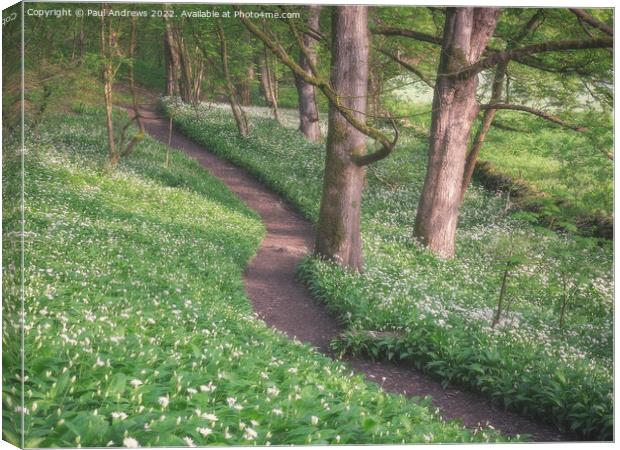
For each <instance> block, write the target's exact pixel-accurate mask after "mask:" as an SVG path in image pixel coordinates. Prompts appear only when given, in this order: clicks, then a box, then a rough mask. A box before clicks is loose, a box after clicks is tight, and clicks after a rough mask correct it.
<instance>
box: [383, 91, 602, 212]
mask: <svg viewBox="0 0 620 450" xmlns="http://www.w3.org/2000/svg"><path fill="white" fill-rule="evenodd" d="M390 108H391V109H393V110H395V111H397V114H398V115H411V117H410V118H409V119H407V120H406V121H405V122H406V124H408V125H410V126H412V127H414V128H415V129H417V130H428V129H429V126H430V109H431V107H430V105H422V104H417V105H416V104H410V105H409V106H406V103H403V102H393V104H392V105H391V106H390ZM569 120H570V121H571V122H574V123H579V124H586V125H587V126H588V132H586V133H577V132H574V131H571V130H568V129H566V128H561V127H558V126H555V125H553V124H549V122H546V121H544V120H542V119H539V118H537V117H533V116H530V115H528V114H525V113H520V112H514V111H500V112H499V113H498V115H497V118H496V122H497V123H498V124H503V125H505V126H508V127H512V128H514V129H515V130H519V131H510V130H506V129H501V128H498V127H492V128H491V130H490V131H489V134H488V135H487V139H486V141H485V144H484V146H483V148H482V151H481V154H480V160H484V161H489V162H491V163H493V164H494V165H495V166H496V167H497V168H498V170H500V171H501V172H502V173H505V174H506V175H509V176H510V177H512V178H514V179H516V180H519V181H521V182H525V183H527V184H529V185H530V186H531V187H532V189H533V190H534V191H541V192H544V193H547V194H549V195H551V197H553V198H555V199H558V200H559V201H560V202H562V203H563V207H562V209H561V210H554V211H552V212H551V211H550V212H549V214H550V215H554V216H556V217H558V219H559V220H561V221H564V222H567V223H571V222H573V223H574V222H579V221H580V218H582V217H583V216H587V215H590V216H602V217H610V216H611V215H612V214H613V201H612V199H613V162H612V161H610V160H609V159H608V158H607V157H606V156H605V155H604V152H605V151H606V150H607V149H610V148H612V147H613V134H612V129H613V126H612V124H611V118H610V117H608V116H606V115H605V114H600V115H595V114H594V113H593V114H591V115H590V116H586V115H584V114H583V113H575V116H574V117H571V118H570V119H569ZM531 201H532V202H535V201H536V199H531ZM526 202H527V199H526Z"/></svg>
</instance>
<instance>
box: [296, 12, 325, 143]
mask: <svg viewBox="0 0 620 450" xmlns="http://www.w3.org/2000/svg"><path fill="white" fill-rule="evenodd" d="M309 9H310V17H308V28H311V29H313V30H317V31H318V30H319V18H320V14H321V6H319V5H312V6H310V7H309ZM303 41H304V46H305V47H306V49H307V55H308V57H309V59H310V61H308V58H306V55H305V54H304V52H302V51H300V54H299V65H300V66H301V68H302V69H303V70H304V71H305V72H306V73H309V74H312V70H311V66H316V61H317V53H316V41H315V40H314V39H313V38H311V37H310V36H309V35H308V34H305V35H304V37H303ZM295 86H296V87H297V95H298V97H299V131H301V132H302V133H303V134H304V135H305V136H306V137H307V138H308V140H309V141H311V142H318V141H319V140H320V139H321V130H320V128H319V109H318V107H317V104H316V91H315V88H314V86H313V85H311V84H310V83H307V82H305V81H304V80H303V79H302V78H301V77H299V76H295Z"/></svg>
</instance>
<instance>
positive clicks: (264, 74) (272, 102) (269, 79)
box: [261, 47, 280, 122]
mask: <svg viewBox="0 0 620 450" xmlns="http://www.w3.org/2000/svg"><path fill="white" fill-rule="evenodd" d="M264 53H265V55H264V58H263V61H264V63H263V67H261V82H262V83H263V89H264V90H265V98H266V99H267V103H269V106H270V107H271V110H272V112H273V118H274V119H276V121H277V122H280V115H279V113H278V97H277V95H276V87H275V77H274V75H273V74H272V72H271V68H270V66H269V54H268V53H267V47H265V48H264Z"/></svg>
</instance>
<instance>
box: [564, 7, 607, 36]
mask: <svg viewBox="0 0 620 450" xmlns="http://www.w3.org/2000/svg"><path fill="white" fill-rule="evenodd" d="M569 9H570V11H571V12H572V13H573V14H575V15H576V16H577V17H578V18H580V19H581V20H583V21H584V22H586V23H587V24H589V25H592V26H593V27H594V28H597V29H599V30H601V31H602V32H603V33H605V34H606V35H608V36H611V37H613V36H614V30H613V28H611V27H610V26H609V25H607V24H605V23H603V22H601V21H600V20H598V19H596V18H595V17H594V16H592V15H590V14H588V13H587V12H585V11H584V10H583V9H579V8H569Z"/></svg>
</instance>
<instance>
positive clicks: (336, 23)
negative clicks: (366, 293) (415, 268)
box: [236, 6, 398, 271]
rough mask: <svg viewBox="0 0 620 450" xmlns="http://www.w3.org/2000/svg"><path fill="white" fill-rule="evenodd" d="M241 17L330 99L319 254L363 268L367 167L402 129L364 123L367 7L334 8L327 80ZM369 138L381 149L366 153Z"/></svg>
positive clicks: (391, 146)
mask: <svg viewBox="0 0 620 450" xmlns="http://www.w3.org/2000/svg"><path fill="white" fill-rule="evenodd" d="M236 8H237V9H239V7H236ZM241 20H242V22H243V23H244V25H245V26H246V27H247V28H248V30H250V31H251V32H252V33H253V34H254V35H256V36H257V37H258V38H259V39H260V40H262V41H263V43H264V44H265V45H266V46H267V47H268V48H269V50H271V51H272V52H273V53H274V54H275V55H276V56H277V57H278V59H280V61H282V62H283V63H284V64H285V65H286V66H287V67H289V68H290V69H291V70H292V71H293V72H294V73H295V75H296V76H299V77H301V78H303V79H304V80H305V81H306V82H308V83H311V84H312V85H314V86H315V87H318V88H319V89H320V90H321V92H322V93H323V94H324V95H325V96H326V97H327V99H328V101H329V121H328V122H329V123H328V132H327V145H326V156H325V174H324V178H323V193H322V197H321V206H320V211H319V219H318V223H317V236H316V243H315V253H317V254H318V255H320V256H322V257H325V258H327V259H330V260H332V261H335V262H337V263H338V264H340V265H341V266H343V267H346V268H348V269H351V270H355V271H361V270H362V268H363V258H362V240H361V235H360V211H361V197H362V190H363V187H364V180H365V170H364V166H366V165H368V164H371V163H373V162H375V161H379V160H381V159H383V158H385V157H387V156H388V155H389V154H390V153H391V152H392V150H393V149H394V146H395V145H396V142H397V140H398V132H396V133H395V137H394V139H393V140H390V139H389V138H388V137H387V136H386V135H385V134H384V133H383V132H381V131H380V130H378V129H376V128H373V127H372V126H370V125H368V124H367V123H366V103H367V90H368V56H369V45H370V34H369V31H368V7H366V6H337V7H333V9H332V39H331V40H332V45H331V72H330V79H329V80H326V79H323V78H322V77H321V76H320V74H318V73H316V72H315V73H313V74H309V73H307V72H306V71H305V70H304V69H302V68H301V67H300V66H299V64H297V63H296V62H295V61H294V59H293V58H291V57H290V55H289V54H288V53H287V52H286V50H285V49H284V47H283V46H282V44H280V42H279V41H277V40H275V39H274V38H272V37H270V36H268V35H267V34H266V33H265V32H264V31H262V30H261V29H260V28H259V27H257V26H256V25H255V24H254V23H253V22H252V21H251V20H249V19H247V18H244V17H242V18H241ZM289 27H290V30H291V34H292V35H293V37H294V38H295V40H296V42H297V44H298V47H299V48H300V49H301V51H302V52H305V53H307V51H308V50H307V48H306V47H305V45H304V42H303V38H302V36H301V34H300V33H299V31H298V30H297V28H296V26H295V24H294V23H293V21H289ZM392 126H394V122H393V121H392ZM395 131H396V129H395ZM366 136H368V137H371V138H373V139H375V140H376V141H378V142H379V143H380V144H381V147H380V148H379V149H378V150H376V151H374V152H373V153H366V144H365V141H366Z"/></svg>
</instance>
